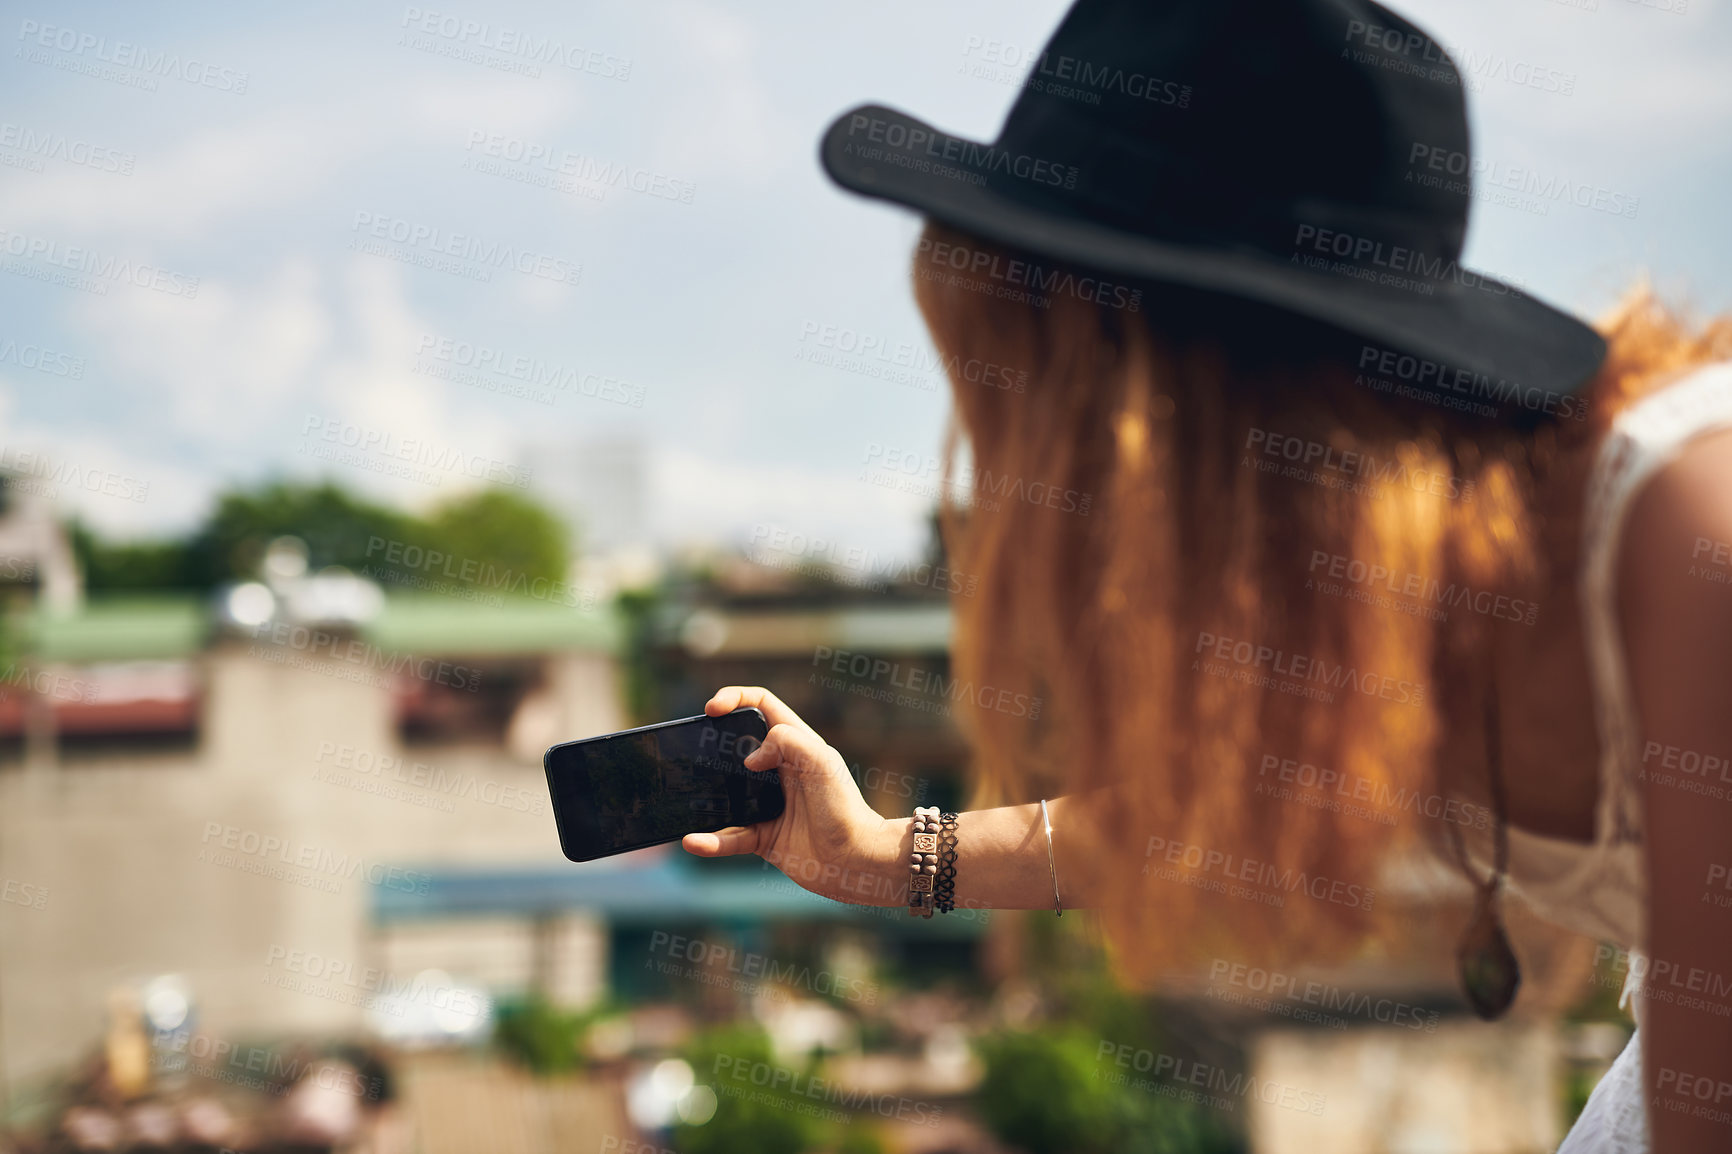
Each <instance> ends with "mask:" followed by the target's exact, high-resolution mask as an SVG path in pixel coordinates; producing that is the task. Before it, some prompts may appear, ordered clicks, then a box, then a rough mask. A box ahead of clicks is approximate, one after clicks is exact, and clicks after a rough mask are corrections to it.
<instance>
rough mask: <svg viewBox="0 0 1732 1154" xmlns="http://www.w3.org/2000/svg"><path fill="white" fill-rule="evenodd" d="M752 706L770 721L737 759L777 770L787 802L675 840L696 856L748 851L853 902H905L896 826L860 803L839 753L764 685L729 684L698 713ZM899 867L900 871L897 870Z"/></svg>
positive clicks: (798, 879)
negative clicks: (772, 814) (754, 819)
mask: <svg viewBox="0 0 1732 1154" xmlns="http://www.w3.org/2000/svg"><path fill="white" fill-rule="evenodd" d="M748 706H753V707H756V708H757V709H758V710H759V711H760V712H762V713H763V715H764V719H765V720H766V721H767V722H769V724H770V732H769V736H768V737H766V738H765V739H764V744H763V745H761V746H759V747H758V748H757V749H755V750H753V751H752V752H751V754H749V755H748V756H747V757H746V759H745V764H746V768H747V769H751V770H757V771H767V770H772V769H779V770H781V777H782V792H783V794H784V795H785V797H786V800H787V804H786V806H785V807H784V808H783V810H782V813H781V816H779V817H776V818H773V819H772V820H770V821H761V822H758V823H757V824H755V825H746V826H738V825H736V826H729V827H728V828H727V829H724V830H720V831H718V832H716V833H688V834H687V835H686V836H685V838H684V839H683V840H682V841H681V843H680V844H681V845H682V846H684V847H685V850H686V852H688V853H692V854H696V855H697V856H698V857H728V856H730V855H733V854H742V853H755V854H757V855H758V856H759V857H761V858H763V859H764V860H765V861H767V862H769V863H770V864H771V865H773V866H775V867H776V868H778V869H780V870H781V871H782V872H783V873H785V874H787V875H788V876H789V877H791V878H793V879H794V880H795V881H796V882H798V883H799V884H800V885H802V886H804V887H805V888H806V889H808V890H811V891H812V892H813V893H815V894H819V895H821V896H823V897H827V898H834V899H835V900H837V901H844V902H852V903H854V904H855V905H869V906H891V905H900V904H902V903H904V902H906V901H907V891H906V884H905V883H904V884H903V886H902V888H901V890H900V892H899V891H898V886H897V880H898V878H897V870H896V868H895V867H896V863H897V859H898V854H897V844H896V841H897V835H898V831H897V829H896V828H895V827H896V826H897V825H898V824H900V825H902V826H906V825H907V821H906V820H903V821H901V822H900V823H897V822H891V821H887V820H886V819H885V818H882V817H880V816H879V815H878V814H877V813H876V812H874V811H873V809H872V807H871V806H869V805H867V804H866V799H865V798H864V797H862V796H861V795H860V787H859V786H858V785H856V784H855V782H854V778H853V777H852V776H850V775H849V773H848V765H847V763H846V762H845V761H843V760H842V755H841V754H839V753H837V752H836V751H835V750H834V749H831V748H830V747H829V746H828V745H826V744H824V739H823V738H821V737H819V736H818V735H817V733H815V732H814V731H813V730H812V727H811V726H809V725H807V724H806V723H805V722H804V721H801V720H800V718H799V715H798V714H796V713H795V712H794V711H793V710H792V709H789V708H788V707H787V706H786V705H784V704H783V703H782V701H781V700H780V699H779V698H777V697H776V695H775V694H773V693H771V692H770V691H769V690H767V689H760V688H758V687H756V686H739V685H730V686H728V687H727V688H725V689H720V690H717V691H716V695H715V696H714V697H712V698H710V700H709V701H708V703H706V704H705V705H704V712H705V713H707V714H708V715H709V716H711V717H720V716H721V715H722V714H724V713H732V712H733V711H734V710H736V709H743V708H746V707H748ZM901 872H906V870H903V871H901Z"/></svg>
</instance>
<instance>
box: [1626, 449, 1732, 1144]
mask: <svg viewBox="0 0 1732 1154" xmlns="http://www.w3.org/2000/svg"><path fill="white" fill-rule="evenodd" d="M1626 524H1627V525H1628V528H1627V529H1626V531H1625V540H1624V542H1623V543H1622V545H1621V555H1620V559H1619V560H1620V565H1619V577H1618V583H1619V590H1620V594H1619V602H1620V604H1619V612H1620V614H1621V616H1622V619H1623V634H1624V646H1625V651H1626V652H1627V653H1628V655H1629V667H1630V674H1631V682H1632V688H1633V690H1634V693H1635V698H1636V707H1637V711H1638V713H1639V714H1640V716H1641V729H1642V743H1643V748H1644V757H1643V765H1644V768H1645V769H1646V771H1647V772H1646V775H1645V776H1646V782H1645V785H1644V787H1643V788H1644V801H1645V805H1646V818H1645V828H1644V840H1645V850H1646V855H1647V866H1648V943H1647V944H1648V953H1649V957H1650V964H1649V969H1648V972H1647V976H1646V977H1647V980H1646V987H1645V991H1644V995H1643V1004H1642V1036H1643V1049H1642V1066H1643V1074H1644V1076H1645V1079H1646V1082H1647V1086H1646V1097H1647V1102H1648V1122H1649V1127H1650V1131H1651V1134H1652V1137H1653V1142H1654V1151H1655V1154H1673V1152H1682V1151H1695V1150H1728V1149H1732V888H1728V887H1727V884H1726V883H1727V876H1728V871H1729V870H1732V767H1729V765H1728V758H1729V757H1732V585H1727V584H1721V583H1718V582H1716V581H1715V580H1714V574H1715V573H1718V574H1720V575H1722V576H1723V575H1724V574H1726V573H1727V572H1728V571H1729V570H1732V565H1728V564H1726V563H1724V560H1722V561H1721V562H1720V563H1718V564H1717V563H1716V562H1715V561H1714V557H1715V553H1716V551H1719V555H1720V557H1721V558H1722V559H1724V558H1725V557H1726V556H1727V555H1728V553H1732V434H1718V435H1714V436H1709V437H1703V438H1700V439H1699V440H1697V441H1695V442H1693V443H1692V444H1691V445H1690V446H1689V447H1688V448H1687V449H1686V450H1685V452H1684V453H1683V454H1682V455H1681V456H1680V457H1679V459H1678V460H1677V461H1675V462H1673V463H1672V464H1671V465H1669V466H1668V467H1667V468H1665V469H1664V470H1662V471H1661V472H1660V473H1659V474H1658V475H1657V476H1656V477H1654V479H1653V480H1651V481H1650V482H1649V483H1648V484H1647V485H1646V486H1645V487H1644V488H1643V491H1642V492H1641V494H1640V495H1639V496H1638V497H1637V498H1636V500H1635V502H1634V503H1633V507H1632V508H1631V510H1630V514H1629V520H1628V521H1627V523H1626ZM1710 759H1713V760H1710Z"/></svg>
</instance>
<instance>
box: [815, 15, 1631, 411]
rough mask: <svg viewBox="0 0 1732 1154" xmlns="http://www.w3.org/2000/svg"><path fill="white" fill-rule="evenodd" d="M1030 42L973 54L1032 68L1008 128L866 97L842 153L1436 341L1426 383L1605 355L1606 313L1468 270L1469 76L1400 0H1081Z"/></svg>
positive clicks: (1513, 377) (1571, 369)
mask: <svg viewBox="0 0 1732 1154" xmlns="http://www.w3.org/2000/svg"><path fill="white" fill-rule="evenodd" d="M1011 54H1012V53H1011V52H1010V51H1007V50H1004V49H1002V48H999V49H995V48H994V46H993V44H992V42H991V41H986V40H982V39H980V38H971V39H970V41H969V43H968V45H966V46H963V65H962V70H963V73H964V75H969V74H973V75H976V76H979V77H982V78H984V79H988V80H998V81H1000V82H1006V83H1020V84H1021V86H1022V92H1021V95H1020V96H1018V98H1017V100H1016V102H1015V104H1014V105H1013V106H1012V108H1011V110H1010V114H1009V116H1008V117H1007V118H1006V119H1005V123H1004V127H1003V129H1002V130H1001V131H1000V133H999V136H998V139H997V140H996V141H994V142H993V143H991V144H984V143H979V142H976V141H970V140H967V139H964V138H962V137H957V136H952V135H950V134H948V133H945V132H943V131H940V130H939V129H936V128H933V127H932V126H930V125H928V124H926V123H924V122H922V121H920V120H918V119H916V118H914V117H912V116H909V115H907V114H906V113H903V112H898V111H896V110H894V109H890V108H885V107H881V106H878V105H863V106H861V107H859V108H856V109H854V110H852V111H850V112H847V113H844V114H843V115H842V116H841V117H839V118H838V119H837V120H836V121H835V123H834V124H832V125H831V126H830V128H829V130H828V131H827V132H826V133H825V135H824V139H823V142H822V144H821V146H820V158H821V160H822V163H823V165H824V168H825V170H826V171H827V172H828V173H829V174H830V176H831V177H832V178H833V179H834V180H835V181H836V182H837V183H838V184H840V185H841V186H842V187H843V188H846V189H849V190H851V191H853V192H857V193H860V194H862V195H865V196H871V197H878V198H881V199H884V200H888V201H893V202H895V203H897V204H901V205H905V206H908V207H910V208H914V209H918V210H919V211H921V212H923V213H925V214H926V215H927V216H928V217H931V218H933V219H935V220H938V221H942V222H944V223H946V224H949V225H953V226H955V227H956V228H958V229H961V230H962V231H964V232H966V233H970V234H973V235H976V236H979V237H981V238H983V239H986V240H989V241H994V242H998V243H1000V244H1002V245H1006V246H1009V247H1011V248H1013V249H1016V250H1019V251H1021V252H1023V253H1028V254H1034V255H1035V256H1044V257H1048V258H1052V259H1053V260H1055V261H1058V262H1062V263H1063V264H1066V265H1072V266H1080V267H1082V268H1085V269H1088V270H1093V271H1095V272H1097V273H1099V274H1104V275H1107V276H1117V277H1123V278H1126V279H1127V280H1130V281H1133V282H1135V281H1153V282H1158V283H1164V284H1170V285H1178V286H1186V287H1191V288H1196V289H1199V290H1204V291H1209V292H1215V293H1221V294H1226V295H1229V296H1233V297H1238V298H1242V299H1246V300H1251V301H1258V302H1262V303H1264V304H1267V305H1272V306H1275V307H1277V308H1280V309H1283V310H1287V311H1289V312H1292V313H1294V314H1298V315H1300V316H1303V317H1308V318H1311V319H1313V320H1316V321H1320V322H1323V323H1324V324H1326V325H1329V326H1332V327H1334V328H1337V329H1339V330H1342V331H1344V332H1346V333H1349V334H1352V335H1354V336H1356V337H1359V338H1362V339H1363V340H1364V341H1365V342H1366V348H1367V349H1368V350H1370V351H1369V352H1367V353H1365V356H1367V357H1372V356H1376V355H1378V354H1380V353H1382V352H1383V351H1385V350H1387V351H1388V352H1390V353H1394V354H1405V355H1407V356H1410V357H1413V358H1419V359H1421V360H1422V361H1424V362H1428V363H1429V366H1430V367H1429V368H1427V369H1424V370H1421V371H1420V372H1419V373H1418V374H1414V375H1415V376H1417V377H1418V381H1417V383H1420V384H1433V385H1436V384H1438V377H1440V376H1446V375H1449V374H1453V377H1452V378H1451V379H1452V380H1453V381H1455V382H1458V384H1457V385H1456V387H1459V382H1460V381H1462V380H1475V381H1476V382H1477V383H1478V384H1480V385H1482V386H1484V385H1488V384H1489V385H1490V386H1491V387H1493V388H1499V389H1500V390H1501V391H1500V393H1499V395H1503V396H1508V395H1509V392H1508V390H1509V389H1511V388H1516V389H1520V390H1521V391H1522V392H1523V393H1524V394H1528V395H1535V394H1536V392H1537V394H1541V395H1543V394H1550V395H1554V396H1557V395H1565V394H1569V393H1572V392H1575V391H1576V390H1578V389H1579V388H1581V386H1582V385H1583V384H1585V383H1586V382H1587V380H1588V379H1589V378H1590V377H1591V376H1592V375H1593V373H1594V371H1595V370H1596V369H1597V368H1598V367H1599V365H1600V362H1601V360H1602V359H1603V358H1604V356H1605V342H1604V341H1603V340H1602V339H1601V338H1600V336H1599V334H1597V333H1596V332H1594V330H1593V329H1591V328H1589V327H1588V326H1587V325H1586V324H1583V323H1582V322H1581V321H1579V320H1577V319H1576V318H1575V317H1572V316H1570V315H1569V314H1567V313H1564V312H1562V311H1560V310H1558V309H1556V308H1553V307H1552V306H1550V305H1548V304H1545V303H1544V302H1542V301H1540V300H1537V299H1536V298H1534V297H1532V296H1530V295H1528V294H1527V293H1526V292H1524V291H1522V290H1521V289H1520V288H1518V287H1516V286H1515V285H1512V284H1509V283H1507V282H1505V281H1501V280H1498V279H1496V278H1494V277H1490V276H1486V275H1484V274H1481V273H1477V272H1474V271H1471V270H1468V269H1464V268H1462V267H1461V264H1460V255H1461V247H1462V241H1463V238H1464V237H1465V235H1466V232H1467V219H1468V207H1469V204H1470V203H1471V199H1472V196H1471V187H1470V175H1471V172H1472V165H1471V163H1470V162H1469V156H1470V149H1469V143H1468V128H1467V111H1466V103H1465V99H1464V96H1463V90H1462V80H1461V75H1460V73H1459V72H1458V71H1457V70H1456V67H1455V64H1454V63H1453V61H1452V60H1451V59H1450V57H1449V54H1448V53H1447V52H1446V51H1445V50H1444V49H1443V48H1442V47H1441V46H1440V45H1438V43H1437V42H1436V41H1434V40H1433V39H1432V38H1431V37H1430V36H1428V35H1426V34H1425V33H1424V32H1422V31H1421V30H1420V29H1418V28H1417V27H1415V26H1414V25H1413V24H1411V23H1410V22H1408V21H1407V20H1404V19H1402V18H1401V17H1400V16H1397V15H1395V14H1394V13H1392V12H1390V11H1389V10H1388V9H1385V8H1383V7H1381V6H1379V5H1377V4H1374V3H1371V2H1370V0H1077V2H1076V3H1075V4H1074V5H1073V6H1072V7H1071V9H1070V11H1069V13H1068V14H1067V15H1066V16H1065V19H1064V21H1063V23H1061V24H1060V26H1059V28H1058V30H1057V31H1056V32H1055V33H1054V34H1053V36H1052V39H1051V40H1050V41H1049V42H1048V44H1047V45H1046V47H1045V49H1044V50H1042V51H1041V52H1040V53H1039V54H1038V55H1036V56H1034V57H1033V58H1032V59H1029V58H1023V59H1020V60H1011V59H1008V57H1009V56H1010V55H1011ZM931 255H935V256H943V257H944V258H946V259H947V260H948V263H949V264H950V265H951V266H952V267H954V268H956V269H957V270H958V272H959V273H960V274H962V275H970V274H971V273H972V274H975V275H979V276H981V277H982V278H996V279H998V280H999V281H1001V282H1003V283H1004V286H1005V287H1010V286H1011V285H1012V284H1014V286H1015V287H1016V288H1017V289H1018V290H1028V291H1030V292H1031V293H1038V292H1039V291H1040V289H1041V287H1042V286H1043V285H1051V284H1054V283H1060V282H1058V281H1056V280H1055V278H1054V274H1053V273H1051V272H1050V270H1041V269H1039V268H1038V266H1033V267H1032V271H1031V266H1028V265H1020V266H1012V267H1011V273H1013V274H1014V275H1009V276H1007V274H1006V271H1005V267H1004V266H1003V265H1002V263H1000V264H992V263H991V262H990V261H988V260H985V259H976V256H972V255H971V254H968V253H960V254H958V253H955V252H950V253H945V254H931ZM978 256H979V257H981V258H984V254H978ZM982 283H985V280H984V279H983V282H982ZM1088 291H1089V292H1091V293H1093V294H1097V299H1100V300H1102V301H1103V302H1106V301H1109V300H1111V301H1116V302H1121V303H1122V301H1123V300H1124V299H1125V296H1124V293H1123V292H1121V291H1115V292H1112V293H1107V292H1105V291H1104V290H1103V287H1102V286H1101V285H1099V284H1091V285H1090V286H1089V290H1088ZM1362 363H1363V362H1362ZM1380 363H1382V364H1383V365H1385V366H1387V365H1388V364H1389V363H1390V362H1389V361H1387V360H1382V361H1380ZM1463 374H1468V376H1466V377H1464V376H1463ZM1548 411H1549V408H1548Z"/></svg>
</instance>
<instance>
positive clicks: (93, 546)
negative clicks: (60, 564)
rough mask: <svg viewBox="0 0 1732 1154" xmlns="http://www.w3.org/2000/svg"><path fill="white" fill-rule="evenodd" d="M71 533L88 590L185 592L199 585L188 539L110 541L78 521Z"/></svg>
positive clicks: (68, 530)
mask: <svg viewBox="0 0 1732 1154" xmlns="http://www.w3.org/2000/svg"><path fill="white" fill-rule="evenodd" d="M67 534H68V536H69V537H70V538H71V541H72V553H73V556H74V557H76V558H77V560H78V565H79V568H80V569H82V570H83V571H84V584H85V588H87V589H184V588H190V587H192V586H194V585H195V584H196V582H195V581H194V579H193V574H192V554H191V553H190V551H189V550H188V548H187V542H186V541H184V540H168V541H119V542H109V541H104V540H102V538H100V537H98V536H97V535H96V533H95V532H94V531H92V530H91V529H90V528H89V527H88V526H87V525H85V524H84V523H83V522H81V521H76V520H75V521H73V522H72V524H71V525H69V526H68V527H67Z"/></svg>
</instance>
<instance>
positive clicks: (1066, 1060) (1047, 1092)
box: [975, 1025, 1243, 1154]
mask: <svg viewBox="0 0 1732 1154" xmlns="http://www.w3.org/2000/svg"><path fill="white" fill-rule="evenodd" d="M1101 1041H1102V1039H1101V1037H1100V1036H1099V1035H1098V1034H1096V1033H1095V1032H1093V1031H1091V1030H1087V1029H1084V1028H1082V1027H1080V1026H1074V1025H1073V1026H1067V1027H1051V1028H1048V1029H1044V1030H1034V1031H1027V1032H1024V1031H1009V1032H1004V1033H1000V1034H996V1035H992V1036H989V1037H986V1038H983V1039H981V1040H980V1041H979V1042H978V1043H977V1048H978V1049H979V1051H980V1055H981V1058H982V1060H983V1063H984V1065H985V1067H986V1072H985V1076H984V1077H983V1078H982V1079H981V1083H980V1088H979V1090H977V1091H976V1094H975V1108H976V1110H978V1111H979V1113H980V1117H981V1119H982V1120H983V1121H984V1122H985V1123H986V1125H987V1128H988V1129H990V1130H991V1131H992V1132H993V1133H994V1134H995V1135H997V1136H998V1138H999V1139H1000V1140H1001V1141H1003V1142H1004V1143H1005V1144H1006V1145H1008V1146H1010V1147H1012V1148H1013V1149H1016V1150H1022V1151H1026V1152H1027V1154H1061V1152H1062V1154H1235V1152H1237V1151H1240V1150H1242V1149H1243V1146H1242V1144H1241V1142H1240V1140H1239V1138H1238V1137H1237V1136H1236V1135H1235V1134H1234V1133H1233V1130H1232V1128H1231V1127H1230V1126H1228V1125H1227V1124H1226V1123H1225V1122H1223V1121H1222V1120H1221V1119H1220V1117H1219V1116H1218V1115H1216V1114H1214V1113H1213V1112H1211V1111H1210V1110H1208V1109H1206V1108H1204V1107H1202V1106H1199V1105H1194V1104H1192V1103H1189V1102H1186V1101H1183V1100H1180V1099H1178V1098H1176V1097H1166V1096H1164V1095H1163V1094H1162V1093H1161V1091H1162V1090H1165V1091H1168V1092H1173V1091H1178V1090H1182V1089H1184V1088H1185V1087H1183V1086H1182V1085H1179V1084H1172V1085H1161V1084H1160V1082H1159V1079H1158V1078H1156V1077H1154V1076H1151V1075H1143V1074H1136V1073H1131V1074H1130V1075H1129V1076H1124V1072H1123V1071H1121V1070H1120V1069H1119V1067H1118V1066H1117V1065H1116V1064H1115V1063H1113V1062H1105V1063H1103V1062H1102V1061H1101V1059H1100V1044H1101Z"/></svg>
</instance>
